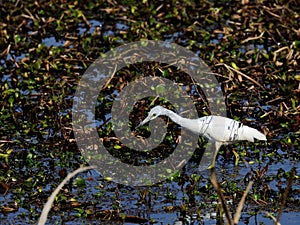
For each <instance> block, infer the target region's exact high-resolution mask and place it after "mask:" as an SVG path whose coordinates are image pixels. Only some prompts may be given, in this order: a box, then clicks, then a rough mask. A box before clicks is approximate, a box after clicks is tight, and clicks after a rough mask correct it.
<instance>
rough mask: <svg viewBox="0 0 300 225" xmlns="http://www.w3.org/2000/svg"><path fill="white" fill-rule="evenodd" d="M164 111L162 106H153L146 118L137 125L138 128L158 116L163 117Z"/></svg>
mask: <svg viewBox="0 0 300 225" xmlns="http://www.w3.org/2000/svg"><path fill="white" fill-rule="evenodd" d="M165 111H166V109H165V108H164V107H162V106H155V107H154V108H152V109H151V110H150V112H149V114H148V116H147V117H146V118H145V119H144V120H143V121H142V122H141V123H140V124H139V125H138V127H140V126H143V125H144V124H145V123H148V122H149V121H151V120H154V119H155V118H157V117H158V116H161V115H165V114H164V112H165Z"/></svg>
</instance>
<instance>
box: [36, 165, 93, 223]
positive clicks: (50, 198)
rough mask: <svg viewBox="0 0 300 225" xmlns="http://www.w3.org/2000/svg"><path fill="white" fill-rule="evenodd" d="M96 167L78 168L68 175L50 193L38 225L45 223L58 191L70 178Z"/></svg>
mask: <svg viewBox="0 0 300 225" xmlns="http://www.w3.org/2000/svg"><path fill="white" fill-rule="evenodd" d="M95 168H96V166H87V167H80V168H78V169H77V170H75V171H74V172H72V173H70V174H68V176H67V177H66V178H65V179H64V180H63V181H62V182H61V183H60V184H59V185H58V187H57V188H56V189H55V190H54V191H53V192H52V194H51V196H50V197H49V199H48V201H47V203H46V204H45V205H44V208H43V211H42V214H41V217H40V219H39V222H38V225H44V224H45V223H46V221H47V216H48V213H49V211H50V209H51V206H52V204H53V202H54V199H55V197H56V195H57V194H58V193H59V191H60V189H62V187H63V186H64V185H65V184H66V183H67V182H68V181H69V180H70V179H71V178H72V177H74V176H75V175H76V174H78V173H81V172H84V171H86V170H90V169H95Z"/></svg>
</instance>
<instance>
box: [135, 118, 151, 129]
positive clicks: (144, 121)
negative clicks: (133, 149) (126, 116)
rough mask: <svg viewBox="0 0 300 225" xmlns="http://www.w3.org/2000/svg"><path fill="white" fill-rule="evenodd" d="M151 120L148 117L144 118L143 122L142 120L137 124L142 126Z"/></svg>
mask: <svg viewBox="0 0 300 225" xmlns="http://www.w3.org/2000/svg"><path fill="white" fill-rule="evenodd" d="M149 121H150V118H148V117H147V118H146V119H144V120H143V121H142V122H140V124H139V125H138V126H137V127H141V126H143V125H144V124H146V123H148V122H149Z"/></svg>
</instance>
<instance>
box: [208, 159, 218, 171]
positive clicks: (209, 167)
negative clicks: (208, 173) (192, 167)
mask: <svg viewBox="0 0 300 225" xmlns="http://www.w3.org/2000/svg"><path fill="white" fill-rule="evenodd" d="M215 164H216V162H215V161H213V162H212V163H211V164H210V165H209V166H208V167H207V169H208V170H211V169H213V168H215Z"/></svg>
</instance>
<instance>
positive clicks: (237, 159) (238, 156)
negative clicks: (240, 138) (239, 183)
mask: <svg viewBox="0 0 300 225" xmlns="http://www.w3.org/2000/svg"><path fill="white" fill-rule="evenodd" d="M232 152H233V154H234V156H235V163H234V165H235V166H237V165H238V164H239V160H240V155H239V154H238V153H237V152H236V151H234V150H232Z"/></svg>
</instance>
